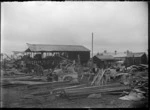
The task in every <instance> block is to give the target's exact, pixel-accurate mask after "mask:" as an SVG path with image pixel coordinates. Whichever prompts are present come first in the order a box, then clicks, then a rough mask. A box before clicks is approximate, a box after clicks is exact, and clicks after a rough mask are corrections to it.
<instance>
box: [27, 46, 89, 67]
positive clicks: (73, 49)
mask: <svg viewBox="0 0 150 110" xmlns="http://www.w3.org/2000/svg"><path fill="white" fill-rule="evenodd" d="M27 45H28V49H27V50H25V53H26V55H27V54H28V55H29V56H30V58H31V59H32V61H40V62H44V64H45V65H47V64H49V65H52V64H55V65H56V64H58V63H59V62H60V60H62V58H66V59H69V60H72V61H73V60H75V61H78V60H79V59H80V62H81V64H83V63H87V61H88V60H89V59H90V50H89V49H87V48H86V47H84V46H81V45H49V44H27Z"/></svg>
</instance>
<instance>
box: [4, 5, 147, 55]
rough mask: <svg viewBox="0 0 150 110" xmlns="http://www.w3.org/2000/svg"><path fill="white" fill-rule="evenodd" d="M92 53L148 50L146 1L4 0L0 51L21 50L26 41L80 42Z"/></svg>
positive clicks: (75, 43) (77, 43)
mask: <svg viewBox="0 0 150 110" xmlns="http://www.w3.org/2000/svg"><path fill="white" fill-rule="evenodd" d="M92 32H93V33H94V53H97V52H103V51H104V50H107V51H110V52H114V51H115V50H117V51H118V52H119V51H120V52H124V51H126V50H130V51H133V52H141V51H145V52H146V51H147V49H148V5H147V3H146V2H7V3H5V2H3V3H1V42H2V46H1V48H2V52H5V53H8V54H10V53H11V52H12V51H24V50H25V49H27V45H26V43H31V44H58V45H59V44H65V45H83V46H85V47H87V48H89V49H90V50H91V38H92V37H91V36H92Z"/></svg>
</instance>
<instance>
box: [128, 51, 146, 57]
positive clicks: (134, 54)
mask: <svg viewBox="0 0 150 110" xmlns="http://www.w3.org/2000/svg"><path fill="white" fill-rule="evenodd" d="M144 54H145V52H139V53H130V54H128V55H127V57H141V56H142V55H144Z"/></svg>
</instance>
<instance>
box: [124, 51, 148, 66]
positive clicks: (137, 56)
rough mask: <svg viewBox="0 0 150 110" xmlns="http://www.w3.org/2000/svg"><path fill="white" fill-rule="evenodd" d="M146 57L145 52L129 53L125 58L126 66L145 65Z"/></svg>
mask: <svg viewBox="0 0 150 110" xmlns="http://www.w3.org/2000/svg"><path fill="white" fill-rule="evenodd" d="M147 63H148V62H147V56H146V53H145V52H139V53H129V54H128V55H127V57H126V60H125V64H126V66H131V65H139V64H147Z"/></svg>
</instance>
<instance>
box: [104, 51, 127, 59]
mask: <svg viewBox="0 0 150 110" xmlns="http://www.w3.org/2000/svg"><path fill="white" fill-rule="evenodd" d="M103 55H112V56H113V57H115V58H117V57H126V56H127V54H126V53H124V52H118V53H116V54H115V53H103Z"/></svg>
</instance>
